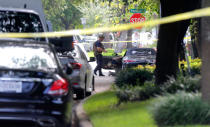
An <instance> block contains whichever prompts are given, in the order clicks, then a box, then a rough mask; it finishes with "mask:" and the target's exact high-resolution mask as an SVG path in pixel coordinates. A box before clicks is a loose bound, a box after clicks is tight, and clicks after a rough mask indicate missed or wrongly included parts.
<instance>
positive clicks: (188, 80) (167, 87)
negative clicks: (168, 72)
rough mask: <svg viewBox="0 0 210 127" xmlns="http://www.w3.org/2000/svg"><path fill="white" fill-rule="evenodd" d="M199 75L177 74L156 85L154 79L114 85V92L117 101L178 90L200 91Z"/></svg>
mask: <svg viewBox="0 0 210 127" xmlns="http://www.w3.org/2000/svg"><path fill="white" fill-rule="evenodd" d="M199 81H200V76H195V77H189V76H187V77H184V76H182V75H179V76H178V77H177V79H176V80H175V79H174V78H170V80H168V81H167V82H166V83H165V84H163V85H161V86H157V85H155V84H154V81H146V82H145V83H144V84H143V85H136V86H131V85H128V84H124V85H123V87H118V86H117V87H116V94H117V97H118V99H119V102H126V101H136V100H146V99H149V98H151V97H155V96H156V95H164V94H168V93H172V94H173V93H177V92H179V91H186V92H198V91H200V84H199Z"/></svg>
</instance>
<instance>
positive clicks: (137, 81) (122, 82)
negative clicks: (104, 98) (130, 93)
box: [115, 68, 153, 87]
mask: <svg viewBox="0 0 210 127" xmlns="http://www.w3.org/2000/svg"><path fill="white" fill-rule="evenodd" d="M152 78H153V73H152V72H149V71H147V70H146V69H143V70H140V69H129V68H128V69H124V70H122V71H121V72H119V73H118V74H117V77H116V79H115V84H116V85H117V86H118V87H124V86H127V85H128V86H136V85H139V86H142V85H143V84H144V82H145V81H150V80H152Z"/></svg>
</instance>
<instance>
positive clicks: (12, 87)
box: [0, 81, 22, 93]
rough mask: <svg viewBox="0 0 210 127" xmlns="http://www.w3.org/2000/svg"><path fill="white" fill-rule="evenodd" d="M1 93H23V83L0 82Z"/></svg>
mask: <svg viewBox="0 0 210 127" xmlns="http://www.w3.org/2000/svg"><path fill="white" fill-rule="evenodd" d="M0 92H14V93H21V92H22V82H16V81H0Z"/></svg>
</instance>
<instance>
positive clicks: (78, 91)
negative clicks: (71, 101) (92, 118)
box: [76, 89, 85, 99]
mask: <svg viewBox="0 0 210 127" xmlns="http://www.w3.org/2000/svg"><path fill="white" fill-rule="evenodd" d="M84 91H85V90H84V89H81V90H77V91H76V95H77V99H84V98H85V94H84V93H85V92H84Z"/></svg>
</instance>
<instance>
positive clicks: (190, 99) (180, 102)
mask: <svg viewBox="0 0 210 127" xmlns="http://www.w3.org/2000/svg"><path fill="white" fill-rule="evenodd" d="M151 113H152V114H153V117H154V119H155V121H156V123H157V124H158V125H159V126H174V125H196V124H200V125H205V124H210V105H209V104H208V103H206V102H204V101H202V99H201V95H200V94H195V93H185V92H180V93H177V94H175V95H167V96H164V97H160V98H158V99H157V101H155V102H154V103H153V104H152V106H151Z"/></svg>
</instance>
